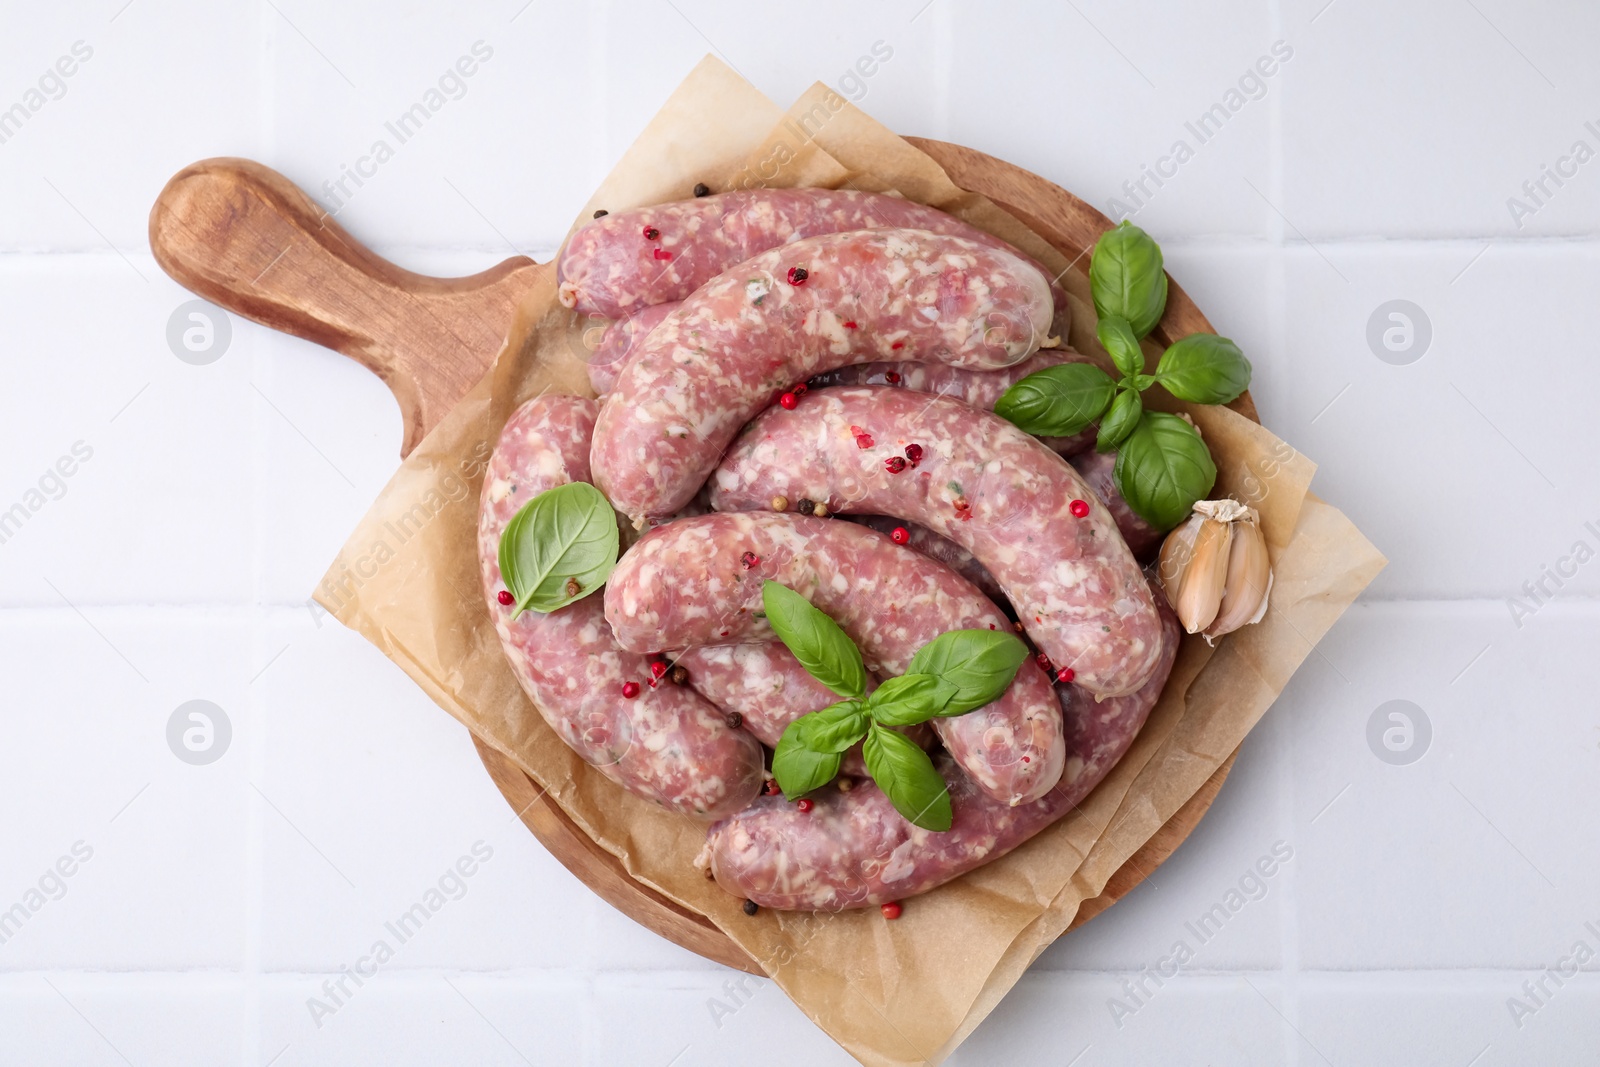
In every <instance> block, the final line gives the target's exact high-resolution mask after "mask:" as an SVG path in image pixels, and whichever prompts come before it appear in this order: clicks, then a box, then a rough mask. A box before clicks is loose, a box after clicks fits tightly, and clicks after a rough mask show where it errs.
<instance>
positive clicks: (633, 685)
mask: <svg viewBox="0 0 1600 1067" xmlns="http://www.w3.org/2000/svg"><path fill="white" fill-rule="evenodd" d="M638 695H639V683H638V682H623V683H622V697H623V699H624V700H632V699H633V698H634V697H636V696H638Z"/></svg>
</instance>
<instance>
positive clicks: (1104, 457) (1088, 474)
mask: <svg viewBox="0 0 1600 1067" xmlns="http://www.w3.org/2000/svg"><path fill="white" fill-rule="evenodd" d="M1071 463H1072V468H1073V470H1076V471H1077V472H1078V474H1079V475H1080V476H1081V477H1082V478H1083V480H1084V481H1085V482H1086V483H1088V486H1089V488H1090V489H1093V490H1094V495H1095V496H1097V497H1099V498H1100V502H1101V503H1103V504H1104V505H1105V506H1106V510H1108V511H1110V512H1111V517H1112V518H1113V519H1115V520H1116V521H1117V531H1118V532H1119V533H1121V534H1122V539H1123V540H1124V541H1126V542H1127V543H1128V550H1129V551H1131V552H1132V553H1133V555H1134V557H1135V558H1136V559H1141V560H1143V559H1149V558H1150V556H1151V555H1152V554H1153V553H1154V552H1155V550H1156V548H1157V546H1159V545H1160V544H1161V536H1162V535H1161V531H1160V530H1158V529H1156V528H1155V527H1154V526H1151V525H1150V524H1149V523H1148V522H1145V521H1144V520H1143V519H1141V518H1140V517H1139V516H1138V515H1136V514H1135V513H1134V510H1133V509H1132V508H1130V507H1129V506H1128V502H1127V501H1126V500H1124V499H1122V493H1121V491H1120V490H1118V489H1117V482H1116V479H1115V478H1113V477H1112V474H1113V472H1114V471H1115V470H1116V466H1117V454H1116V453H1115V452H1096V451H1094V450H1093V449H1090V450H1089V451H1087V452H1080V453H1078V454H1077V455H1075V456H1073V457H1072V459H1071Z"/></svg>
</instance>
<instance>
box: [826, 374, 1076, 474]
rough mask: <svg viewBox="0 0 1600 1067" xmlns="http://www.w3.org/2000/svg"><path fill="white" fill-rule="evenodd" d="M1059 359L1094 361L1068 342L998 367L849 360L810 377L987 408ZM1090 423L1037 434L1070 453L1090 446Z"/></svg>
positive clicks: (1054, 449)
mask: <svg viewBox="0 0 1600 1067" xmlns="http://www.w3.org/2000/svg"><path fill="white" fill-rule="evenodd" d="M1063 363H1094V360H1092V359H1090V358H1089V357H1088V356H1086V355H1084V354H1083V353H1081V352H1078V351H1075V350H1073V349H1071V348H1051V349H1045V350H1043V351H1040V352H1035V353H1034V354H1033V355H1031V356H1029V357H1028V358H1027V359H1025V360H1023V361H1022V362H1021V363H1018V364H1016V365H1015V366H1012V367H1005V368H1003V369H1001V370H967V369H966V368H965V367H952V366H950V365H949V364H946V363H855V364H852V365H851V366H848V367H840V368H838V369H837V370H831V371H828V372H827V373H825V374H819V375H817V376H816V377H815V378H813V379H811V382H810V384H811V386H812V387H813V388H819V389H820V388H826V387H828V386H830V385H891V386H894V387H896V388H899V389H915V390H916V391H917V392H919V393H937V394H938V395H939V396H948V397H954V398H955V399H957V400H965V401H966V402H967V403H969V404H971V405H972V406H973V407H975V408H982V409H983V410H985V411H993V410H994V406H995V405H996V404H997V403H999V402H1000V398H1001V397H1002V396H1004V395H1005V391H1006V390H1007V389H1010V388H1011V387H1012V386H1013V385H1016V384H1017V383H1018V382H1020V381H1021V380H1022V379H1024V378H1026V377H1027V376H1028V375H1030V374H1036V373H1038V372H1039V371H1042V370H1045V369H1047V368H1049V367H1058V366H1060V365H1061V364H1063ZM1094 439H1095V427H1093V426H1090V427H1088V428H1087V429H1085V430H1082V431H1080V432H1079V433H1076V434H1073V435H1072V436H1071V437H1041V438H1039V440H1040V441H1043V442H1044V443H1045V444H1046V445H1047V446H1049V448H1050V450H1051V451H1052V452H1056V453H1059V454H1060V455H1063V456H1073V455H1077V454H1078V453H1079V452H1082V451H1083V450H1084V449H1086V448H1092V447H1093V446H1094Z"/></svg>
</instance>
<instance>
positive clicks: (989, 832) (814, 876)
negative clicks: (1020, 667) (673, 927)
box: [695, 609, 1179, 911]
mask: <svg viewBox="0 0 1600 1067" xmlns="http://www.w3.org/2000/svg"><path fill="white" fill-rule="evenodd" d="M1161 616H1162V627H1161V636H1160V639H1159V644H1160V646H1161V654H1160V656H1159V657H1158V658H1157V661H1156V669H1155V672H1154V673H1153V674H1151V676H1150V678H1149V680H1148V681H1146V682H1145V683H1144V685H1143V686H1142V687H1141V688H1140V689H1139V691H1138V692H1136V693H1133V694H1130V695H1128V696H1122V697H1112V698H1110V699H1108V700H1104V701H1099V702H1097V701H1095V700H1094V698H1093V697H1091V696H1090V695H1089V694H1088V693H1087V692H1085V691H1084V690H1083V689H1082V688H1081V687H1079V686H1061V687H1058V692H1059V693H1060V694H1061V703H1062V708H1063V710H1064V711H1065V713H1066V730H1067V763H1066V770H1065V772H1064V773H1063V774H1062V776H1061V781H1060V782H1059V783H1058V784H1057V785H1056V786H1055V788H1053V789H1051V790H1050V792H1049V793H1047V794H1046V795H1045V796H1044V797H1042V798H1041V799H1039V800H1036V801H1034V802H1033V803H1031V804H1024V805H1021V806H1020V807H1011V806H1008V805H1005V804H1000V803H997V802H996V801H994V800H993V799H991V798H989V797H986V796H984V795H983V794H982V793H980V792H978V791H977V790H976V789H974V788H973V787H972V785H971V784H970V783H969V782H967V781H966V780H965V779H964V778H963V777H962V776H961V775H959V774H956V773H954V772H953V768H951V767H950V766H949V765H948V764H946V765H945V766H943V767H941V771H942V773H943V774H944V777H945V781H946V783H947V784H948V786H949V788H950V802H951V807H952V809H953V813H954V821H953V823H952V824H951V827H950V829H949V830H948V831H946V832H944V833H932V832H930V831H927V830H923V829H920V828H919V827H916V826H913V825H911V824H910V823H908V822H907V821H906V820H905V819H903V818H901V817H900V816H899V814H898V813H897V812H896V811H895V810H894V806H893V805H892V804H890V803H889V800H888V798H887V797H885V796H884V795H883V793H882V792H881V791H879V790H878V788H877V787H876V786H874V785H873V784H871V783H870V782H863V783H861V785H859V786H858V787H856V788H855V789H853V790H851V791H850V792H848V793H831V792H823V793H822V794H819V796H818V798H817V800H816V803H815V805H814V807H813V809H812V810H811V811H809V812H801V811H799V810H798V809H797V808H796V807H795V806H794V805H793V804H784V803H782V799H783V798H782V797H762V798H761V799H759V800H757V801H756V802H755V803H754V804H753V805H751V806H750V807H748V808H746V809H745V810H744V811H741V812H739V813H738V814H737V815H732V816H730V817H728V818H726V819H723V820H722V821H720V822H717V823H714V824H713V825H712V827H711V829H710V831H709V832H708V834H707V836H706V844H705V848H703V849H702V850H701V852H700V855H699V856H698V857H697V858H696V859H695V864H696V866H698V867H700V868H701V869H702V870H707V871H709V872H710V873H711V874H712V875H713V876H714V877H715V878H716V880H717V884H718V885H720V886H722V888H724V889H726V890H727V891H728V892H730V893H732V894H734V895H735V896H738V897H743V898H745V899H747V900H753V901H755V902H756V903H757V904H759V905H760V906H761V907H763V908H773V909H777V910H783V911H843V910H845V909H847V908H861V907H869V906H871V905H874V904H882V903H884V902H886V901H891V900H904V899H905V898H907V897H911V896H915V895H917V894H918V893H925V892H927V891H928V890H930V889H933V888H935V887H936V886H941V885H943V884H945V883H946V882H948V881H950V880H951V879H954V878H956V877H958V876H960V875H963V874H965V873H967V872H968V871H971V870H974V869H976V868H977V867H980V866H982V865H983V864H985V863H988V862H989V861H991V860H994V859H997V858H999V857H1000V856H1003V855H1005V854H1006V853H1007V852H1010V851H1011V850H1012V849H1014V848H1016V847H1017V846H1018V845H1021V844H1022V843H1023V842H1025V841H1027V840H1028V839H1029V838H1030V837H1032V836H1034V835H1035V834H1037V833H1038V832H1039V831H1041V830H1043V829H1045V828H1046V827H1048V826H1050V825H1051V824H1052V823H1054V822H1055V821H1056V820H1058V819H1060V818H1061V817H1062V816H1064V815H1066V814H1067V813H1068V812H1070V811H1071V810H1072V809H1073V808H1074V807H1076V806H1077V805H1078V803H1079V802H1081V801H1082V800H1083V798H1084V797H1086V796H1087V795H1088V794H1089V791H1090V790H1092V789H1093V788H1094V787H1095V786H1096V785H1098V784H1099V783H1100V780H1101V779H1103V778H1104V777H1105V776H1106V773H1107V772H1108V771H1110V769H1111V768H1112V767H1113V766H1115V765H1116V762H1117V761H1118V760H1119V759H1121V758H1122V756H1123V754H1124V753H1125V752H1127V750H1128V746H1129V745H1131V744H1132V743H1133V739H1134V737H1135V736H1137V734H1138V732H1139V729H1140V727H1142V726H1143V725H1144V721H1145V719H1146V718H1147V717H1148V716H1149V714H1150V710H1151V709H1152V708H1153V707H1155V704H1156V701H1157V700H1158V699H1160V696H1161V689H1162V687H1163V686H1164V685H1165V684H1166V681H1167V676H1168V675H1169V674H1170V673H1171V671H1172V662H1173V659H1174V658H1175V657H1176V655H1177V650H1178V639H1179V634H1178V621H1177V618H1176V617H1175V616H1174V615H1173V614H1172V612H1171V610H1170V609H1164V610H1163V611H1162V613H1161Z"/></svg>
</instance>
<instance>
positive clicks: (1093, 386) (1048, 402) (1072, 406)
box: [994, 363, 1117, 437]
mask: <svg viewBox="0 0 1600 1067" xmlns="http://www.w3.org/2000/svg"><path fill="white" fill-rule="evenodd" d="M1116 391H1117V383H1116V382H1114V381H1112V380H1111V375H1109V374H1107V373H1106V372H1105V371H1103V370H1101V369H1100V368H1099V367H1096V366H1095V365H1094V364H1092V363H1063V364H1061V365H1059V366H1056V367H1047V368H1045V369H1044V370H1042V371H1038V372H1037V373H1034V374H1030V375H1028V376H1027V377H1026V378H1024V379H1022V381H1020V382H1018V383H1017V384H1016V385H1013V386H1012V387H1011V388H1010V389H1007V390H1006V391H1005V394H1004V395H1003V396H1001V397H1000V400H999V402H998V403H996V404H995V406H994V413H995V414H996V415H999V416H1000V417H1001V418H1002V419H1005V420H1007V421H1009V422H1012V423H1015V424H1016V426H1017V428H1018V429H1021V430H1025V431H1026V432H1028V433H1031V434H1038V435H1040V436H1041V437H1070V436H1072V435H1073V434H1075V433H1077V432H1078V431H1079V430H1081V429H1083V428H1084V427H1085V426H1087V425H1089V424H1090V423H1091V422H1093V421H1094V420H1095V419H1098V418H1099V417H1100V416H1101V415H1102V414H1103V413H1104V412H1105V410H1106V407H1107V406H1108V405H1109V404H1110V403H1111V397H1112V394H1114V393H1115V392H1116Z"/></svg>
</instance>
